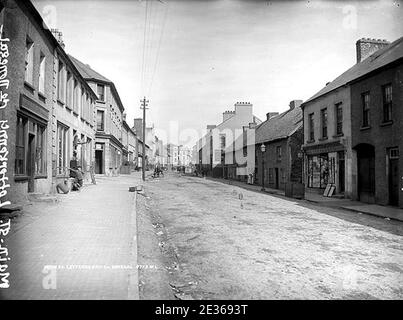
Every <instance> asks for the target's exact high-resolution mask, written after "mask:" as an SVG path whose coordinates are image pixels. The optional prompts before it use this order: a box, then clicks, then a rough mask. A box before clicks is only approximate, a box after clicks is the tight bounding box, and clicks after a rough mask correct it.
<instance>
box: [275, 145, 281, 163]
mask: <svg viewBox="0 0 403 320" xmlns="http://www.w3.org/2000/svg"><path fill="white" fill-rule="evenodd" d="M276 155H277V161H281V146H277V147H276Z"/></svg>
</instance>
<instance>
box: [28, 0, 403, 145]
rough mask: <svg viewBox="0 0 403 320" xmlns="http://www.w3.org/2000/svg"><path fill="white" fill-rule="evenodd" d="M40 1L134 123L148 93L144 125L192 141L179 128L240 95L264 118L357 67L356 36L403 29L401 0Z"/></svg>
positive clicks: (216, 113) (212, 116) (391, 36)
mask: <svg viewBox="0 0 403 320" xmlns="http://www.w3.org/2000/svg"><path fill="white" fill-rule="evenodd" d="M33 3H34V5H35V6H36V8H37V9H38V11H39V12H40V13H41V15H42V17H43V18H44V20H45V22H46V23H47V25H48V26H49V27H50V28H57V29H59V30H60V31H62V32H63V40H64V42H65V44H66V48H65V50H66V51H67V52H68V53H69V54H71V55H73V56H74V57H76V58H77V59H79V60H81V61H82V62H84V63H87V64H89V65H90V66H91V67H92V68H93V69H94V70H96V71H97V72H99V73H101V74H102V75H104V76H105V77H107V78H109V79H110V80H112V81H113V82H114V84H115V86H116V88H117V90H118V92H119V95H120V98H121V100H122V102H123V105H124V107H125V110H126V113H127V122H128V123H129V125H132V124H133V118H135V117H141V116H142V111H141V110H140V99H142V98H143V97H144V96H145V97H146V98H147V99H148V100H149V109H148V110H147V124H148V125H151V124H154V126H155V128H156V129H157V133H158V132H159V134H160V138H162V139H163V140H165V141H167V140H168V141H170V142H174V143H179V144H187V145H192V143H193V142H194V137H193V138H190V137H188V136H187V134H184V135H180V136H179V137H178V135H177V134H176V133H175V134H174V132H191V131H194V130H197V132H199V133H200V134H202V133H203V130H204V129H205V128H206V126H207V125H208V124H218V123H220V122H221V121H222V112H224V111H226V110H233V109H234V104H235V103H236V102H237V101H245V102H250V103H252V104H253V113H254V115H256V116H257V117H258V118H260V119H262V120H265V118H266V113H267V112H276V111H277V112H282V111H285V110H286V109H287V108H288V105H289V102H290V101H291V100H297V99H301V100H307V99H308V98H309V97H311V96H313V95H314V94H315V93H316V92H317V91H319V90H320V89H321V88H322V87H323V86H325V84H326V83H327V82H329V81H332V80H333V79H334V78H336V77H337V76H338V75H340V74H341V73H343V72H344V71H345V70H347V69H348V68H350V67H351V66H352V65H354V64H355V63H356V52H355V43H356V41H357V40H358V39H360V38H363V37H364V38H376V39H387V40H389V41H394V40H396V39H398V38H399V37H401V36H403V0H380V1H302V0H301V1H263V0H262V1H246V0H244V1H241V0H206V1H199V0H147V1H145V0H141V1H140V0H126V1H116V0H114V1H112V0H91V1H89V0H79V1H77V0H74V1H73V0H53V1H52V0H33ZM173 128H177V130H176V131H175V130H173ZM164 133H165V136H164ZM161 136H162V137H161Z"/></svg>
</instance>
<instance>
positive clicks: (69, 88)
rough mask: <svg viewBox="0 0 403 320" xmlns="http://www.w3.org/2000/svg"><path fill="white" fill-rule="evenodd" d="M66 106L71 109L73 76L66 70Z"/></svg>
mask: <svg viewBox="0 0 403 320" xmlns="http://www.w3.org/2000/svg"><path fill="white" fill-rule="evenodd" d="M66 106H67V107H69V108H70V109H73V76H72V74H71V72H70V71H67V100H66Z"/></svg>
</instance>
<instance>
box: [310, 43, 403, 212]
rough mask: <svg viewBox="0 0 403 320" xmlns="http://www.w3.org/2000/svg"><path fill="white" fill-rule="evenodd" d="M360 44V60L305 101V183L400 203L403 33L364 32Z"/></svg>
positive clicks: (347, 194) (357, 197) (371, 199)
mask: <svg viewBox="0 0 403 320" xmlns="http://www.w3.org/2000/svg"><path fill="white" fill-rule="evenodd" d="M356 50H357V53H356V56H357V63H356V64H355V65H354V66H352V67H351V68H350V69H348V70H347V71H345V72H344V73H342V74H341V75H340V76H339V77H337V78H336V79H335V80H333V81H332V82H330V83H328V84H327V85H326V86H325V87H324V88H322V89H321V90H320V91H319V92H318V93H317V94H315V95H314V96H313V97H311V98H310V99H308V100H307V101H306V102H304V103H303V104H302V108H303V111H304V145H303V149H304V153H305V166H304V178H305V179H304V180H305V184H306V186H307V188H308V189H311V190H312V189H316V190H318V191H319V192H323V190H324V189H325V187H326V186H327V185H328V184H331V185H334V186H335V192H336V193H337V194H341V195H343V196H344V197H347V198H352V199H355V200H360V201H363V202H371V203H374V202H375V203H380V204H394V205H398V204H400V205H401V201H402V200H401V198H402V196H401V186H400V187H399V184H401V182H400V181H399V179H400V175H401V173H400V170H401V169H400V168H401V166H402V164H401V160H399V159H400V158H399V150H400V149H401V136H402V132H403V129H402V119H401V118H400V117H401V114H400V111H399V108H398V107H396V105H400V104H401V99H402V97H401V92H402V87H401V83H400V82H401V79H400V78H399V77H400V75H401V61H402V39H398V40H396V41H395V42H393V43H392V44H390V43H389V42H388V41H386V40H380V39H369V38H363V39H360V40H358V41H357V42H356ZM375 181H376V183H375Z"/></svg>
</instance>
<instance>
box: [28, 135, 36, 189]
mask: <svg viewBox="0 0 403 320" xmlns="http://www.w3.org/2000/svg"><path fill="white" fill-rule="evenodd" d="M35 150H36V149H35V135H33V134H29V135H28V152H27V156H28V157H27V158H28V159H27V175H28V192H34V191H35Z"/></svg>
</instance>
